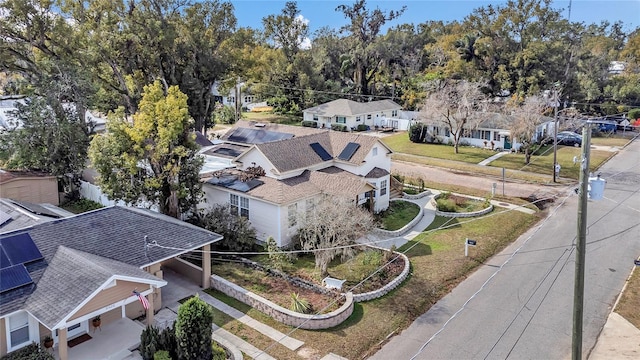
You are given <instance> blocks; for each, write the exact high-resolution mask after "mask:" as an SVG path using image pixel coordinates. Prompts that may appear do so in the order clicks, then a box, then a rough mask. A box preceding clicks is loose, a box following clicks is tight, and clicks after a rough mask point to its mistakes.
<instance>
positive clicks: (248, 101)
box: [244, 96, 253, 103]
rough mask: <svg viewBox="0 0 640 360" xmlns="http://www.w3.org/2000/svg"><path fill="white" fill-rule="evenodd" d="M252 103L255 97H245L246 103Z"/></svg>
mask: <svg viewBox="0 0 640 360" xmlns="http://www.w3.org/2000/svg"><path fill="white" fill-rule="evenodd" d="M252 101H253V96H245V97H244V102H246V103H250V102H252Z"/></svg>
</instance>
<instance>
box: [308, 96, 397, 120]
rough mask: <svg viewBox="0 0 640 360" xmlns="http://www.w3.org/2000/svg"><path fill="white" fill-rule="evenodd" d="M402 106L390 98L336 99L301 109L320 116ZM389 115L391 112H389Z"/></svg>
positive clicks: (369, 111) (350, 114) (383, 109)
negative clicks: (368, 99)
mask: <svg viewBox="0 0 640 360" xmlns="http://www.w3.org/2000/svg"><path fill="white" fill-rule="evenodd" d="M400 109H402V106H400V105H398V104H397V103H395V102H393V101H391V100H377V101H369V102H365V103H361V102H356V101H353V100H347V99H338V100H333V101H329V102H328V103H325V104H321V105H318V106H314V107H311V108H308V109H305V110H303V111H304V112H308V113H313V114H318V115H320V116H329V117H333V116H355V115H361V114H370V113H375V112H379V111H390V110H400ZM389 115H391V114H389Z"/></svg>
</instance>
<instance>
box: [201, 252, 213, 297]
mask: <svg viewBox="0 0 640 360" xmlns="http://www.w3.org/2000/svg"><path fill="white" fill-rule="evenodd" d="M209 251H211V245H210V244H207V245H205V246H203V247H202V288H203V289H208V288H210V287H211V253H210V252H209Z"/></svg>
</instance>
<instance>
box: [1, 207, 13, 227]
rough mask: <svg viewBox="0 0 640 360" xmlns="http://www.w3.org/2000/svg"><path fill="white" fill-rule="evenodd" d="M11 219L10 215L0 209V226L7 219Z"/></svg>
mask: <svg viewBox="0 0 640 360" xmlns="http://www.w3.org/2000/svg"><path fill="white" fill-rule="evenodd" d="M9 220H11V215H9V214H7V213H6V212H4V211H2V210H0V226H2V225H4V223H6V222H7V221H9Z"/></svg>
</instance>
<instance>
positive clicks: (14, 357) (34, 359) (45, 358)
mask: <svg viewBox="0 0 640 360" xmlns="http://www.w3.org/2000/svg"><path fill="white" fill-rule="evenodd" d="M0 359H1V360H55V358H54V357H53V355H51V354H50V353H48V352H47V350H46V349H45V348H44V347H42V346H40V345H38V344H36V343H32V344H30V345H27V346H25V347H23V348H22V349H20V350H16V351H14V352H12V353H9V354H7V355H5V356H3V357H0Z"/></svg>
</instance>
